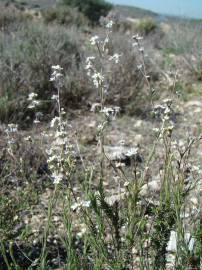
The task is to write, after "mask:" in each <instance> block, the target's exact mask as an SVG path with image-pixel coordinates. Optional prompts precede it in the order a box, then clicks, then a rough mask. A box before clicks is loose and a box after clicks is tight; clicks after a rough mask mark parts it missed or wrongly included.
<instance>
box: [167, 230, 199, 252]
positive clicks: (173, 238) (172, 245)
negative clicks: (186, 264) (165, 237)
mask: <svg viewBox="0 0 202 270" xmlns="http://www.w3.org/2000/svg"><path fill="white" fill-rule="evenodd" d="M184 237H185V241H186V243H187V244H188V248H189V251H193V249H194V243H195V241H194V238H192V237H191V234H190V233H189V232H187V233H185V235H184ZM166 250H167V251H168V252H176V251H177V233H176V231H171V232H170V239H169V242H168V244H167V248H166Z"/></svg>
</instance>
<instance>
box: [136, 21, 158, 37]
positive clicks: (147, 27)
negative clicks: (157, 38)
mask: <svg viewBox="0 0 202 270" xmlns="http://www.w3.org/2000/svg"><path fill="white" fill-rule="evenodd" d="M157 28H158V24H157V22H156V21H155V20H154V19H152V18H146V19H142V20H140V21H139V23H138V24H137V30H138V31H140V32H141V33H142V34H145V35H148V34H150V33H151V32H154V31H155V30H156V29H157Z"/></svg>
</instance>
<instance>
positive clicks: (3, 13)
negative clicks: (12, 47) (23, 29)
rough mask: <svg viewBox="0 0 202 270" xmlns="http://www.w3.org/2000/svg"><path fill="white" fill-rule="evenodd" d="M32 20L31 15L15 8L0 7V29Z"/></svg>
mask: <svg viewBox="0 0 202 270" xmlns="http://www.w3.org/2000/svg"><path fill="white" fill-rule="evenodd" d="M30 19H31V16H30V15H29V14H26V13H24V12H23V11H20V10H18V9H17V8H15V7H13V6H8V7H3V6H0V29H5V28H6V27H8V26H9V25H10V24H12V23H15V24H17V23H20V22H26V21H28V20H30Z"/></svg>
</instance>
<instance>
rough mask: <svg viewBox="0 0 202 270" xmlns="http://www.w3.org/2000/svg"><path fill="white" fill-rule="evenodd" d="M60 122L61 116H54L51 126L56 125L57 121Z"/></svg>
mask: <svg viewBox="0 0 202 270" xmlns="http://www.w3.org/2000/svg"><path fill="white" fill-rule="evenodd" d="M59 122H60V117H58V116H57V117H54V118H53V119H52V120H51V123H50V127H54V126H55V124H56V123H59Z"/></svg>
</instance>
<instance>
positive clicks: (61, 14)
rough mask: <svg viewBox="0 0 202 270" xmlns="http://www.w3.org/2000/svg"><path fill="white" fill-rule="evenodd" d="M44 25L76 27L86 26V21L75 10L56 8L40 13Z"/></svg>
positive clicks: (62, 7) (63, 7)
mask: <svg viewBox="0 0 202 270" xmlns="http://www.w3.org/2000/svg"><path fill="white" fill-rule="evenodd" d="M42 16H43V18H44V22H45V23H52V22H55V23H56V24H61V25H74V26H77V27H80V26H84V25H88V19H87V18H86V17H85V16H84V15H83V14H82V13H81V12H79V11H77V10H76V9H75V8H70V7H65V6H57V7H51V8H49V9H45V10H44V11H42Z"/></svg>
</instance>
